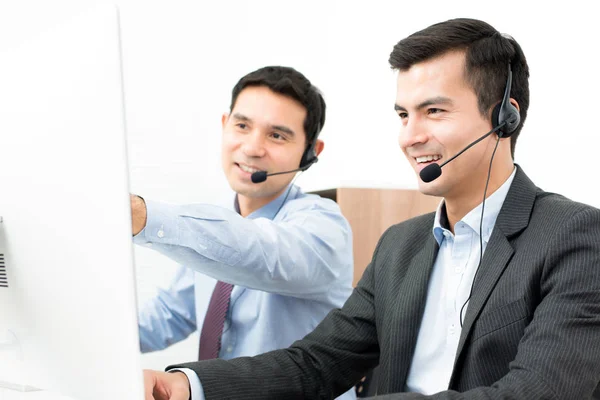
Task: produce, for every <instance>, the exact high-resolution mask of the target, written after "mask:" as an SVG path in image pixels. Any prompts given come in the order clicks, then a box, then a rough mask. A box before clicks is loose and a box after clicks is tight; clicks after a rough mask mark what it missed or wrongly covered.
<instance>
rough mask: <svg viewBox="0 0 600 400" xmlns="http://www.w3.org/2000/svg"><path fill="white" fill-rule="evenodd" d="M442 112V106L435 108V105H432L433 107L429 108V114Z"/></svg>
mask: <svg viewBox="0 0 600 400" xmlns="http://www.w3.org/2000/svg"><path fill="white" fill-rule="evenodd" d="M442 112H444V110H442V109H441V108H434V107H432V108H429V109H427V113H428V114H439V113H442Z"/></svg>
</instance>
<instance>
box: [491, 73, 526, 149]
mask: <svg viewBox="0 0 600 400" xmlns="http://www.w3.org/2000/svg"><path fill="white" fill-rule="evenodd" d="M511 86H512V69H511V67H510V63H509V64H508V77H507V79H506V89H504V97H503V98H502V103H500V104H498V105H497V106H496V107H494V111H492V126H498V125H500V124H502V123H503V122H505V125H504V126H503V127H502V128H501V129H500V130H498V137H500V138H507V137H510V135H512V134H513V133H514V132H515V131H516V130H517V127H518V126H519V122H521V114H519V110H517V107H515V106H513V105H512V104H511V102H510V89H511Z"/></svg>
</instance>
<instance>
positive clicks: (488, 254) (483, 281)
mask: <svg viewBox="0 0 600 400" xmlns="http://www.w3.org/2000/svg"><path fill="white" fill-rule="evenodd" d="M537 190H538V189H537V188H536V186H535V185H534V184H533V182H531V180H530V179H529V178H528V177H527V175H525V172H523V170H522V169H521V167H518V169H517V172H516V175H515V179H514V180H513V183H512V185H511V187H510V189H509V191H508V194H507V195H506V199H505V200H504V204H503V205H502V208H501V210H500V213H499V214H498V218H497V220H496V225H495V226H494V230H493V232H492V235H491V237H490V241H489V243H488V245H487V247H486V250H485V253H484V255H483V260H482V262H481V266H480V267H479V271H478V272H477V275H476V278H475V282H473V294H472V296H471V300H470V301H469V305H468V307H467V312H466V314H465V319H464V323H463V327H462V330H461V335H460V340H459V342H458V349H457V351H456V357H455V360H454V369H453V373H452V378H451V380H450V387H453V383H454V380H455V378H456V374H457V371H459V370H460V366H459V360H460V358H461V354H462V352H463V351H464V350H465V343H466V341H467V338H468V337H469V334H470V332H471V329H472V328H473V324H474V323H475V321H476V320H477V318H478V317H479V315H480V314H481V311H482V310H483V308H484V306H485V304H486V302H487V299H488V298H489V297H490V294H491V293H492V291H493V290H494V287H495V286H496V283H497V282H498V280H499V279H500V277H501V276H502V273H503V272H504V270H505V268H506V266H507V265H508V263H509V262H510V260H511V258H512V256H513V254H514V249H513V247H512V245H511V244H510V240H511V239H512V238H514V237H515V236H516V235H518V234H519V233H520V232H522V231H523V229H525V228H526V227H527V225H528V224H529V219H530V217H531V212H532V210H533V205H534V203H535V198H536V193H537Z"/></svg>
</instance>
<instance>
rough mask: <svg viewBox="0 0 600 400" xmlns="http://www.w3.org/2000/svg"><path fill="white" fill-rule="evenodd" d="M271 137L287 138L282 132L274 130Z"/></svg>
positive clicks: (277, 138) (276, 138)
mask: <svg viewBox="0 0 600 400" xmlns="http://www.w3.org/2000/svg"><path fill="white" fill-rule="evenodd" d="M271 137H272V138H273V139H275V140H285V136H283V135H282V134H281V133H279V132H273V133H272V134H271Z"/></svg>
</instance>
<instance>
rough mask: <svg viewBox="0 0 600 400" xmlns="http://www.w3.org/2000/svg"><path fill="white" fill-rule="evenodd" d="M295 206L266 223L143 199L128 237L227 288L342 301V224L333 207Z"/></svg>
mask: <svg viewBox="0 0 600 400" xmlns="http://www.w3.org/2000/svg"><path fill="white" fill-rule="evenodd" d="M290 203H291V202H290ZM296 203H297V204H300V206H298V205H296V206H288V204H289V203H288V204H286V207H284V208H283V209H282V211H283V210H284V209H285V213H284V214H283V215H284V216H283V217H282V218H281V219H280V220H278V221H272V220H269V219H267V218H256V219H247V218H243V217H241V216H240V215H239V214H237V213H235V212H233V211H231V210H227V209H224V208H221V207H216V206H212V205H194V206H172V205H164V204H160V203H157V202H152V201H146V206H147V209H148V222H147V225H146V227H145V228H144V230H142V232H140V233H139V234H138V235H137V236H136V237H135V238H134V240H135V242H136V243H138V244H143V243H152V248H153V249H155V250H157V251H159V252H160V253H162V254H164V255H166V256H168V257H170V258H171V259H174V260H175V261H177V262H179V263H180V264H182V265H185V266H187V267H189V268H192V269H193V270H195V271H198V272H201V273H203V274H206V275H208V276H210V277H212V278H215V279H217V280H221V281H224V282H227V283H232V284H235V285H240V286H244V287H248V288H251V289H256V290H262V291H266V292H271V293H277V294H282V295H286V296H294V297H301V298H307V299H311V300H326V299H327V298H329V296H330V293H331V292H340V291H343V292H344V293H345V295H346V296H347V293H348V290H349V288H350V286H351V282H352V267H353V262H352V233H351V230H350V226H349V224H348V222H347V221H346V220H345V218H344V217H343V216H342V215H341V212H340V211H339V207H338V206H337V204H335V203H333V202H325V201H324V200H323V199H320V198H319V199H316V200H315V199H303V200H297V201H296ZM329 203H331V204H329Z"/></svg>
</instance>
